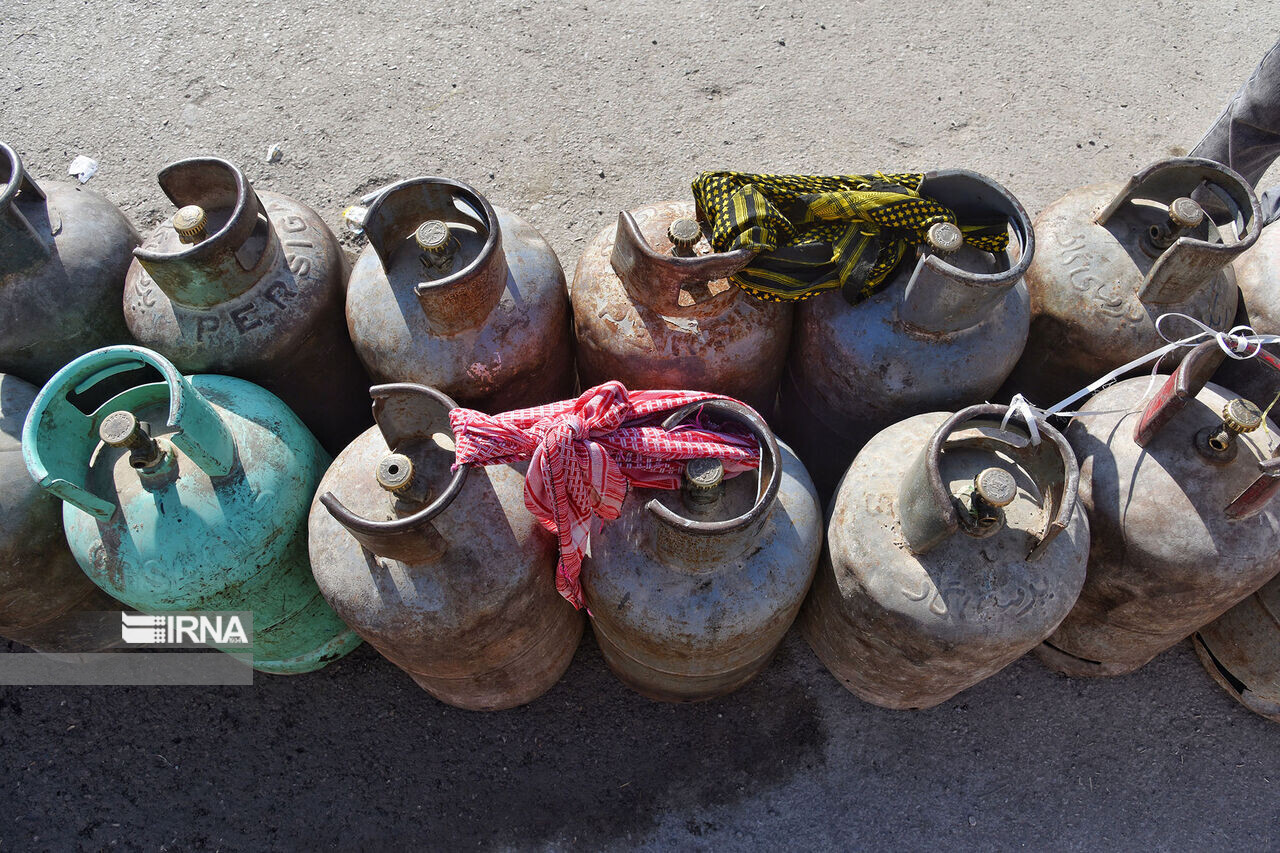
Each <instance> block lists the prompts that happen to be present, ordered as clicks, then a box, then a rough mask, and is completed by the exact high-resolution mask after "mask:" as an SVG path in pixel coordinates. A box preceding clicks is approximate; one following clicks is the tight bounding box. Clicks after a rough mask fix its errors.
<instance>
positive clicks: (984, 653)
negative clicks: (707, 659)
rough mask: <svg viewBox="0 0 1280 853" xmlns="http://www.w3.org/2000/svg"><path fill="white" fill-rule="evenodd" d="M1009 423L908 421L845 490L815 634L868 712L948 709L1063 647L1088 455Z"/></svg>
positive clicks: (973, 410)
mask: <svg viewBox="0 0 1280 853" xmlns="http://www.w3.org/2000/svg"><path fill="white" fill-rule="evenodd" d="M1007 413H1008V409H1007V408H1006V407H1004V406H996V405H991V404H984V405H979V406H970V407H969V408H967V409H963V410H961V411H959V412H957V413H955V414H951V413H949V412H930V413H927V414H923V415H916V416H915V417H913V418H908V419H907V420H905V421H902V422H901V423H897V424H894V425H893V426H890V427H888V428H887V429H885V430H883V431H882V432H880V433H879V434H877V435H876V436H875V437H874V438H872V439H871V441H869V442H868V443H867V445H866V446H865V447H863V448H862V450H861V452H859V453H858V456H857V458H856V459H854V461H853V464H852V465H851V466H850V467H849V470H848V472H847V473H846V474H845V475H844V479H843V480H841V481H840V488H839V492H838V493H837V494H836V497H835V502H834V503H833V504H832V507H831V513H830V516H829V518H828V524H827V543H828V544H827V549H826V551H824V555H823V559H822V564H821V565H820V566H819V568H818V574H817V578H816V579H815V580H814V583H813V591H812V592H811V593H809V598H808V599H807V600H806V602H805V605H804V609H803V610H802V611H801V614H800V629H801V631H802V632H803V633H804V636H805V639H806V640H808V641H809V645H810V646H811V647H812V648H813V650H814V652H815V653H816V654H817V656H818V658H819V660H821V661H822V662H823V664H825V665H826V667H827V669H829V670H830V671H831V673H832V674H833V675H834V676H836V678H838V679H840V681H841V683H843V684H844V686H845V687H847V688H849V690H850V691H852V692H853V693H855V694H856V695H858V696H859V697H861V698H862V699H865V700H866V701H868V702H872V703H874V704H876V705H881V706H883V707H886V708H899V709H921V708H931V707H933V706H934V705H937V704H938V703H940V702H945V701H946V700H947V699H950V698H951V697H952V696H954V695H955V694H957V693H959V692H960V691H962V690H965V689H966V688H969V687H972V686H973V685H974V684H977V683H978V682H980V681H982V680H983V679H985V678H988V677H989V676H991V675H994V674H995V673H997V672H999V671H1000V670H1001V669H1003V668H1004V667H1006V666H1008V665H1009V664H1010V663H1012V662H1013V661H1014V660H1016V659H1018V658H1019V657H1021V656H1022V655H1023V654H1024V653H1026V652H1028V651H1030V650H1031V649H1033V648H1034V647H1035V646H1036V645H1037V644H1038V643H1040V641H1042V640H1043V639H1044V638H1045V637H1047V636H1049V634H1051V633H1052V632H1053V629H1054V628H1055V627H1057V625H1058V623H1059V622H1061V621H1062V619H1063V617H1065V616H1066V615H1067V612H1068V611H1069V610H1070V609H1071V605H1072V604H1073V603H1074V602H1075V600H1076V596H1077V595H1078V594H1079V592H1080V586H1081V584H1083V583H1084V578H1085V565H1086V562H1087V560H1088V555H1089V524H1088V521H1087V519H1086V518H1085V514H1084V512H1083V510H1082V509H1080V508H1079V507H1078V506H1077V505H1076V486H1077V483H1078V481H1079V469H1078V468H1077V466H1076V459H1075V455H1074V454H1073V453H1072V452H1071V448H1070V446H1069V445H1068V444H1067V441H1066V439H1065V438H1063V436H1062V434H1061V433H1059V432H1058V431H1057V430H1055V429H1053V427H1051V426H1049V425H1047V424H1046V423H1045V422H1044V421H1037V422H1036V431H1035V432H1034V433H1033V432H1031V431H1030V430H1029V429H1028V428H1027V427H1025V426H1023V425H1020V424H1017V423H1016V422H1012V423H1009V424H1007V425H1002V420H1003V419H1005V418H1006V416H1007ZM1033 436H1036V437H1037V438H1038V442H1037V440H1036V438H1033Z"/></svg>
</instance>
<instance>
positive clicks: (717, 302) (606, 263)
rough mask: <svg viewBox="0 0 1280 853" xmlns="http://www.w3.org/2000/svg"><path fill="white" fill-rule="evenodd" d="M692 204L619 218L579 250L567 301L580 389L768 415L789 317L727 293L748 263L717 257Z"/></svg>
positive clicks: (741, 256)
mask: <svg viewBox="0 0 1280 853" xmlns="http://www.w3.org/2000/svg"><path fill="white" fill-rule="evenodd" d="M695 217H696V212H695V210H694V205H693V203H692V202H681V201H671V202H665V203H663V204H657V205H653V206H651V207H643V208H640V209H638V210H633V211H625V210H624V211H623V212H622V213H620V214H619V215H618V223H617V225H616V226H610V227H608V228H606V229H604V230H603V231H601V232H600V233H599V234H597V235H596V238H595V239H594V240H592V241H591V243H589V244H588V245H587V247H586V249H584V250H583V253H582V258H581V259H580V260H579V261H578V268H577V270H576V271H575V272H574V274H573V286H572V287H571V288H570V298H571V299H572V301H573V319H574V327H575V330H576V334H577V345H578V346H577V353H578V373H579V375H580V376H581V377H582V384H583V386H584V387H586V386H591V385H598V384H600V383H601V382H607V381H609V380H611V379H618V380H621V381H622V384H624V385H626V386H627V387H628V388H631V389H634V390H639V389H645V388H648V389H666V388H683V389H689V390H692V391H710V392H713V393H716V394H725V395H728V396H730V397H735V398H737V399H739V400H742V401H744V402H746V403H748V404H749V405H751V406H753V407H754V408H756V409H757V410H759V411H760V412H764V413H765V414H771V413H772V412H773V406H774V398H775V396H776V395H777V392H778V379H779V377H780V376H781V375H782V365H783V362H784V361H785V359H786V354H787V341H788V339H789V338H790V335H791V318H792V308H791V306H790V305H787V304H773V303H767V302H763V301H761V300H758V299H756V298H755V297H754V296H751V295H749V294H748V293H746V292H745V291H742V290H739V289H738V288H737V287H736V286H734V285H732V284H730V283H729V281H728V280H727V278H726V277H727V276H729V275H732V274H733V273H735V272H737V271H738V270H740V269H742V268H743V267H745V266H746V265H747V264H748V263H749V262H750V261H751V259H752V258H753V257H755V253H754V252H752V251H749V250H746V249H739V250H736V251H732V252H714V251H713V250H712V249H711V246H710V243H709V242H708V240H707V237H706V234H707V233H709V232H707V231H705V230H704V226H703V224H701V223H700V222H699V221H698V220H697V219H696V218H695Z"/></svg>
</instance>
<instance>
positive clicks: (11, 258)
mask: <svg viewBox="0 0 1280 853" xmlns="http://www.w3.org/2000/svg"><path fill="white" fill-rule="evenodd" d="M0 179H3V180H4V181H5V184H4V188H3V190H0V270H4V271H10V270H20V269H26V268H27V267H29V266H31V265H32V264H33V263H36V262H38V261H42V260H44V259H46V258H48V257H49V254H50V250H49V246H48V245H47V244H46V243H45V241H44V239H43V238H42V237H41V235H40V232H38V231H37V230H36V228H35V226H34V225H32V224H31V221H30V220H29V219H27V217H26V216H24V215H23V213H22V211H20V210H18V208H17V205H16V202H17V201H19V200H21V201H31V202H41V201H44V200H45V194H44V190H42V189H40V185H39V184H37V183H36V182H35V180H34V179H32V177H31V176H30V175H28V174H27V170H26V169H25V168H24V167H23V165H22V158H21V157H19V156H18V152H17V151H15V150H13V148H11V147H9V146H8V145H5V144H4V143H3V142H0Z"/></svg>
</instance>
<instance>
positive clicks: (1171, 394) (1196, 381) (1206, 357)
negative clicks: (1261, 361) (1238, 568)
mask: <svg viewBox="0 0 1280 853" xmlns="http://www.w3.org/2000/svg"><path fill="white" fill-rule="evenodd" d="M1226 355H1227V354H1226V353H1225V352H1224V351H1223V350H1222V347H1220V346H1218V342H1217V341H1216V340H1209V341H1205V342H1204V343H1202V344H1199V345H1198V346H1196V348H1195V349H1193V350H1191V352H1189V353H1187V355H1186V357H1185V358H1183V359H1182V362H1181V363H1180V364H1179V365H1178V368H1177V370H1175V371H1174V372H1173V374H1172V375H1171V376H1169V378H1168V379H1166V380H1165V382H1164V384H1163V385H1161V386H1160V390H1159V392H1157V393H1156V396H1155V397H1153V398H1152V399H1151V401H1150V402H1149V403H1147V405H1146V407H1145V408H1143V410H1142V416H1141V417H1140V418H1138V423H1137V426H1135V427H1134V430H1133V442H1134V444H1136V445H1138V446H1139V447H1146V446H1147V445H1149V444H1150V443H1151V442H1152V441H1154V440H1155V438H1156V436H1157V435H1159V434H1160V431H1161V430H1162V429H1164V427H1165V425H1166V424H1168V423H1169V422H1170V421H1171V420H1173V419H1174V418H1175V417H1176V416H1177V415H1178V413H1179V412H1181V411H1182V410H1183V409H1185V408H1186V407H1187V406H1188V405H1190V404H1191V401H1192V400H1194V399H1195V398H1196V396H1197V395H1198V394H1199V393H1200V392H1201V391H1203V390H1204V386H1205V385H1206V384H1208V382H1209V380H1210V379H1211V378H1212V377H1213V374H1214V373H1215V372H1216V371H1217V369H1218V367H1219V365H1221V364H1222V361H1223V359H1225V358H1226ZM1277 491H1280V457H1272V458H1271V459H1265V460H1263V461H1262V462H1261V463H1259V465H1258V476H1257V477H1256V478H1255V479H1254V481H1253V482H1252V483H1250V484H1249V485H1248V486H1247V487H1246V488H1245V489H1244V491H1242V492H1241V493H1240V494H1239V495H1237V496H1236V497H1235V499H1234V500H1232V501H1231V503H1229V504H1227V506H1226V508H1225V509H1224V510H1223V512H1224V513H1225V514H1226V516H1227V518H1230V519H1232V520H1240V519H1245V518H1250V517H1251V516H1254V515H1257V514H1258V513H1259V512H1261V511H1262V510H1263V508H1264V507H1266V505H1267V504H1268V502H1270V500H1271V498H1272V497H1273V496H1274V495H1275V494H1276V492H1277Z"/></svg>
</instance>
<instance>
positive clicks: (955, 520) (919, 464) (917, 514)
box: [898, 403, 1080, 560]
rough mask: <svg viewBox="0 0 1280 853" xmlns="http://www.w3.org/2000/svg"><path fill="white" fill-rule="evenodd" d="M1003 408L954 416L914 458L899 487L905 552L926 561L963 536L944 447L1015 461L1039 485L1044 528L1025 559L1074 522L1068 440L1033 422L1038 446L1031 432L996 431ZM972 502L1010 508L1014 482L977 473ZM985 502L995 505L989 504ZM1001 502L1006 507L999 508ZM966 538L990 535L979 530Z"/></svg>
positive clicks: (1075, 479) (1076, 473) (998, 472)
mask: <svg viewBox="0 0 1280 853" xmlns="http://www.w3.org/2000/svg"><path fill="white" fill-rule="evenodd" d="M1008 411H1009V407H1008V406H998V405H994V404H991V403H986V404H983V405H978V406H970V407H969V408H967V409H962V410H961V411H959V412H956V413H955V414H954V415H952V416H951V417H949V418H947V420H946V421H944V422H943V423H942V425H941V426H939V427H938V429H937V430H936V431H934V433H933V435H932V436H931V437H930V438H929V442H928V444H926V445H925V447H924V449H923V450H921V452H920V453H919V454H918V455H917V456H916V458H915V461H914V462H913V463H912V464H911V466H910V467H909V468H908V469H907V472H906V475H905V476H904V477H903V479H902V482H901V484H900V485H899V487H898V515H899V518H900V520H901V524H902V532H903V535H904V537H905V538H906V540H907V546H908V548H910V550H911V551H912V553H915V554H924V553H927V552H928V551H931V550H933V549H934V548H936V547H937V546H938V545H940V544H942V543H943V542H944V541H945V540H946V539H948V538H949V537H950V536H952V535H953V534H954V533H956V532H957V531H958V530H960V529H961V526H962V524H961V519H960V515H959V512H958V510H957V505H958V503H959V502H958V501H957V500H955V498H954V496H953V495H952V494H951V492H950V490H949V489H948V488H947V484H946V483H945V482H944V481H943V479H942V469H941V462H942V455H943V453H944V452H945V451H946V449H948V448H972V449H978V450H984V451H992V452H999V453H1003V454H1005V455H1006V456H1010V457H1012V458H1014V459H1016V460H1017V461H1018V462H1019V463H1020V464H1022V465H1023V466H1024V467H1025V468H1026V469H1027V470H1028V472H1030V473H1031V474H1032V477H1033V479H1035V480H1036V486H1037V487H1038V488H1039V489H1040V493H1041V495H1044V496H1047V497H1048V503H1049V509H1048V511H1046V513H1045V516H1046V519H1045V527H1044V530H1043V531H1041V532H1040V534H1039V536H1038V537H1037V538H1036V543H1035V545H1034V546H1033V547H1032V548H1031V550H1030V552H1029V553H1028V554H1027V559H1028V560H1036V559H1038V558H1039V557H1040V556H1041V555H1042V554H1043V553H1044V552H1045V551H1046V550H1047V549H1048V547H1049V545H1050V543H1051V542H1052V541H1053V540H1054V539H1055V538H1056V537H1057V536H1058V534H1059V533H1061V532H1062V531H1063V530H1065V529H1066V528H1067V525H1068V524H1070V523H1071V514H1072V512H1074V510H1075V502H1076V490H1077V488H1078V486H1079V482H1080V468H1079V466H1078V465H1077V463H1076V456H1075V453H1073V452H1072V450H1071V446H1070V445H1069V444H1068V443H1067V440H1066V439H1065V438H1064V437H1063V436H1062V433H1060V432H1058V431H1057V430H1056V429H1054V428H1053V427H1051V426H1049V424H1048V423H1047V422H1046V421H1043V420H1040V419H1039V418H1037V419H1036V427H1037V429H1038V430H1039V433H1040V436H1041V439H1042V440H1041V442H1040V443H1039V444H1038V445H1037V444H1033V443H1032V442H1031V440H1030V431H1029V430H1027V429H1026V428H1023V427H1018V426H1016V425H1015V424H1014V423H1012V422H1011V423H1009V424H1008V425H1006V426H1004V427H1000V419H1001V418H1003V417H1005V415H1006V414H1007V413H1008ZM974 493H975V495H974V497H975V499H976V500H977V501H979V502H980V503H979V506H978V509H979V512H981V511H982V509H983V507H982V506H981V503H987V504H988V505H989V506H990V507H991V508H992V509H999V508H1000V506H1008V504H1009V503H1011V502H1012V501H1013V499H1014V497H1016V495H1017V484H1016V482H1015V481H1014V479H1013V476H1012V475H1011V474H1010V473H1009V472H1008V471H1005V470H1003V469H1001V468H995V467H991V468H987V469H984V470H983V471H981V472H980V473H979V474H978V476H977V479H976V480H975V482H974ZM988 496H989V497H990V498H991V499H992V500H989V501H988V499H987V497H988ZM1000 502H1003V503H1002V504H1001V503H1000ZM966 528H967V529H966V532H969V533H971V534H975V535H990V533H991V532H994V530H991V529H990V528H987V529H986V532H983V528H982V526H980V525H979V526H976V527H972V528H970V527H969V526H968V525H966Z"/></svg>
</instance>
